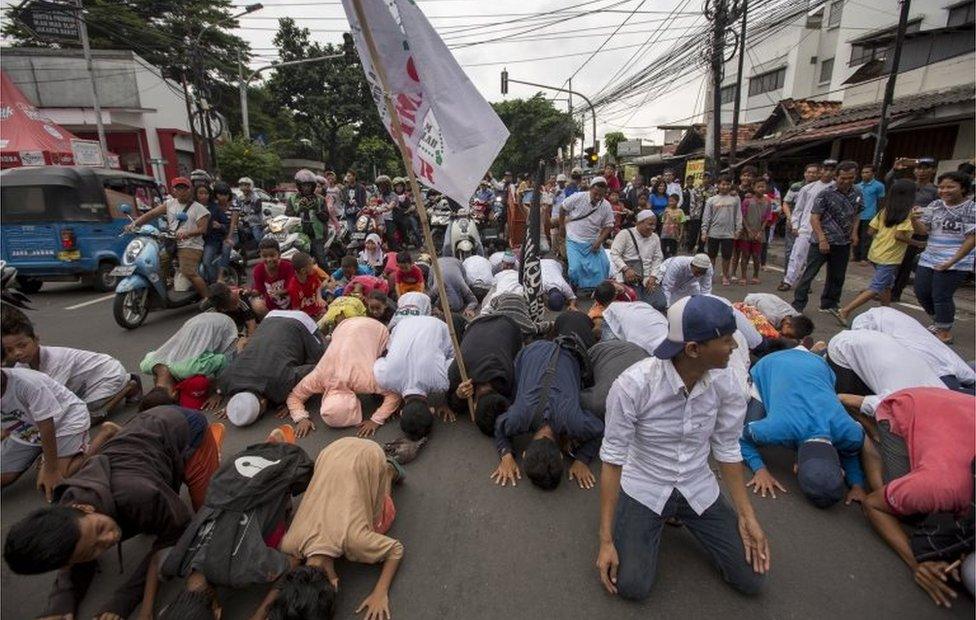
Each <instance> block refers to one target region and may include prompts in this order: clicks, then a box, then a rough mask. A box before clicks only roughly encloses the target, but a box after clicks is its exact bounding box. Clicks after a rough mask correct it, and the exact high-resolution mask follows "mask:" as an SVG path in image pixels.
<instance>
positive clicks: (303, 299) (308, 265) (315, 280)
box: [288, 252, 325, 319]
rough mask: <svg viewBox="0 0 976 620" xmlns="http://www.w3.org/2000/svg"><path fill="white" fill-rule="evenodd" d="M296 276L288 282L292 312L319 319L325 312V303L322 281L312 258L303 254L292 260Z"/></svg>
mask: <svg viewBox="0 0 976 620" xmlns="http://www.w3.org/2000/svg"><path fill="white" fill-rule="evenodd" d="M292 265H293V266H294V267H295V275H293V276H292V278H291V280H289V281H288V297H289V298H290V299H291V306H290V308H291V309H292V310H301V311H302V312H304V313H305V314H307V315H308V316H310V317H312V318H313V319H318V318H319V317H320V316H322V313H323V312H325V301H324V300H323V299H322V294H321V288H322V280H321V279H319V277H318V275H316V273H315V271H314V263H313V261H312V257H311V256H309V255H308V254H305V253H303V252H299V253H298V254H295V256H294V258H292Z"/></svg>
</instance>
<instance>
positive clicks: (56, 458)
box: [0, 368, 91, 502]
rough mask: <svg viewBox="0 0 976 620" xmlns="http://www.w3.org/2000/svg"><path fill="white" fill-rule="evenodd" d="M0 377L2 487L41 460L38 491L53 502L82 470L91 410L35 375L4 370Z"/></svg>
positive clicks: (43, 376) (22, 370) (62, 388)
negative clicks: (59, 487) (54, 495)
mask: <svg viewBox="0 0 976 620" xmlns="http://www.w3.org/2000/svg"><path fill="white" fill-rule="evenodd" d="M0 376H2V383H0V412H2V431H3V440H2V442H0V486H4V487H5V486H7V485H9V484H11V483H13V482H14V481H15V480H17V478H19V477H20V475H21V474H23V473H24V472H25V471H27V470H28V469H29V468H30V466H31V465H32V464H33V463H34V461H36V460H37V457H39V456H41V455H42V454H43V455H44V461H43V464H42V465H41V468H40V471H39V472H38V474H37V488H38V489H40V490H41V491H43V492H44V495H45V497H46V498H47V501H49V502H50V501H51V497H52V493H53V492H54V487H56V486H57V485H58V484H59V483H60V482H61V481H62V479H64V478H65V477H67V476H70V475H71V474H72V473H74V471H75V470H77V469H78V468H79V467H81V464H82V462H83V459H84V455H85V451H86V450H87V448H88V428H89V427H90V426H91V418H90V417H89V415H88V408H87V407H86V406H85V403H83V402H81V400H80V399H79V398H78V397H77V396H75V395H74V394H72V393H71V392H70V391H69V390H68V388H66V387H65V386H63V385H61V384H60V383H58V382H57V381H55V380H54V379H53V378H51V377H49V376H47V375H46V374H43V373H40V372H37V371H36V370H31V369H30V368H4V369H3V370H2V371H0Z"/></svg>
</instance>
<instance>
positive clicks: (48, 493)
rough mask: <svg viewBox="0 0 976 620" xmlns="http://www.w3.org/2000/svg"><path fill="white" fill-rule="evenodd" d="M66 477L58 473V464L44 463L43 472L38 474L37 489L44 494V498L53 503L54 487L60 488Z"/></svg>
mask: <svg viewBox="0 0 976 620" xmlns="http://www.w3.org/2000/svg"><path fill="white" fill-rule="evenodd" d="M62 480H64V477H62V476H61V472H59V471H58V465H57V463H50V464H48V463H44V464H43V465H42V466H41V471H39V472H37V489H38V490H39V491H42V492H43V493H44V498H45V499H46V500H47V501H48V503H51V498H52V497H53V494H54V487H56V486H58V485H59V484H60V483H61V481H62Z"/></svg>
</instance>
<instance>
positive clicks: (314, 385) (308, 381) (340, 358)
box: [287, 311, 400, 438]
mask: <svg viewBox="0 0 976 620" xmlns="http://www.w3.org/2000/svg"><path fill="white" fill-rule="evenodd" d="M364 314H365V311H364ZM389 341H390V332H388V331H387V330H386V326H385V325H383V324H382V323H380V322H379V321H377V320H376V319H371V318H368V317H365V316H354V317H352V318H348V319H344V320H342V322H341V323H339V325H337V326H336V328H335V330H333V332H332V342H331V343H330V344H329V348H328V349H326V350H325V355H323V356H322V359H320V360H319V363H318V364H317V365H316V366H315V370H313V371H312V372H310V373H309V374H308V375H306V376H305V378H304V379H302V380H301V381H300V382H299V384H298V385H297V386H295V389H294V390H292V392H291V394H290V395H289V396H288V400H287V404H288V411H289V413H290V414H291V419H292V421H294V422H295V423H296V425H297V436H298V437H300V438H301V437H304V436H305V435H307V434H309V433H310V432H311V431H314V430H315V425H314V424H313V423H312V420H311V416H310V415H309V413H308V410H307V409H305V401H307V400H308V399H309V398H310V397H311V396H313V395H315V394H321V395H322V405H321V406H320V407H319V413H320V414H321V416H322V420H323V421H325V423H326V424H327V425H329V426H332V427H335V428H343V427H347V426H359V436H360V437H372V436H373V434H374V433H375V432H376V429H378V428H379V427H380V426H382V425H383V423H384V422H385V421H386V419H387V418H388V417H390V415H392V414H393V413H394V412H395V411H396V410H397V407H398V406H399V404H400V396H399V395H397V394H394V393H393V392H389V391H386V390H384V389H383V388H381V387H380V386H379V384H378V383H377V381H376V376H375V375H374V374H373V364H375V363H376V360H377V359H379V357H380V356H381V355H383V351H385V350H386V346H387V344H388V343H389ZM356 394H381V395H382V396H383V403H382V404H381V405H380V407H379V409H377V410H376V412H375V413H374V414H373V415H372V417H371V418H370V419H369V420H365V421H364V420H363V411H362V407H361V405H360V403H359V398H357V397H356Z"/></svg>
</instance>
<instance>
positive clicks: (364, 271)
mask: <svg viewBox="0 0 976 620" xmlns="http://www.w3.org/2000/svg"><path fill="white" fill-rule="evenodd" d="M372 274H373V270H372V269H370V268H369V267H367V266H366V265H361V264H360V263H359V261H357V260H356V257H355V256H343V257H342V261H340V263H339V268H338V269H336V270H335V271H333V272H332V282H330V283H329V288H330V289H331V290H332V291H333V293H334V294H335V296H336V297H341V296H342V294H343V293H342V290H343V289H344V288H346V285H347V284H349V282H350V281H351V280H352V279H353V278H355V277H356V276H368V275H372Z"/></svg>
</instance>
